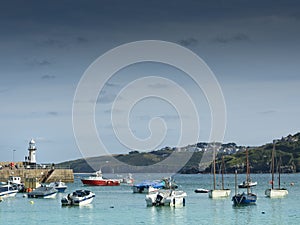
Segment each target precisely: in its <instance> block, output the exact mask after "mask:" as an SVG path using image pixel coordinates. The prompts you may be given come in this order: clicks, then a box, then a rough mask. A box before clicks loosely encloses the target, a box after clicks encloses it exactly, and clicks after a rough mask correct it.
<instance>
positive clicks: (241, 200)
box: [232, 148, 257, 206]
mask: <svg viewBox="0 0 300 225" xmlns="http://www.w3.org/2000/svg"><path fill="white" fill-rule="evenodd" d="M246 166H247V173H246V180H249V174H250V166H249V159H248V148H247V149H246ZM256 200H257V196H256V194H254V193H252V192H251V191H250V186H247V192H246V193H245V192H243V193H242V194H240V193H237V171H235V195H234V196H233V197H232V201H233V204H234V205H235V206H239V205H251V204H255V203H256Z"/></svg>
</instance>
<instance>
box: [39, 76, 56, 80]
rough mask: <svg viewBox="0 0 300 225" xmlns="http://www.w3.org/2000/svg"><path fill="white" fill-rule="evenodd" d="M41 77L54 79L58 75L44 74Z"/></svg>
mask: <svg viewBox="0 0 300 225" xmlns="http://www.w3.org/2000/svg"><path fill="white" fill-rule="evenodd" d="M41 78H42V79H45V80H48V79H54V78H56V77H55V76H54V75H43V76H42V77H41Z"/></svg>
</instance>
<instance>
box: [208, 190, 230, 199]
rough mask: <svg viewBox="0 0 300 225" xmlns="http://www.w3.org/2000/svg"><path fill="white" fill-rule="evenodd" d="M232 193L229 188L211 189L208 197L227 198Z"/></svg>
mask: <svg viewBox="0 0 300 225" xmlns="http://www.w3.org/2000/svg"><path fill="white" fill-rule="evenodd" d="M229 195H230V190H229V189H224V190H210V191H209V192H208V197H210V198H227V197H229Z"/></svg>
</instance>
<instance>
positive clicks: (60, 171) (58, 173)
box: [0, 139, 74, 183]
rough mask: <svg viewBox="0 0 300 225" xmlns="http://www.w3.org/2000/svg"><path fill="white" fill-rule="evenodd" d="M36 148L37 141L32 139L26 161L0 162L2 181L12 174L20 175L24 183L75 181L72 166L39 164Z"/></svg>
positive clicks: (0, 179)
mask: <svg viewBox="0 0 300 225" xmlns="http://www.w3.org/2000/svg"><path fill="white" fill-rule="evenodd" d="M36 150H37V149H36V146H35V141H34V140H33V139H32V140H31V141H30V142H29V147H28V151H29V155H28V156H25V161H24V162H0V182H7V181H8V179H9V177H10V176H14V177H20V178H21V181H22V182H24V183H26V182H39V183H50V182H55V181H63V182H67V183H70V182H74V174H73V170H72V169H70V168H60V167H57V166H55V165H54V164H37V163H36Z"/></svg>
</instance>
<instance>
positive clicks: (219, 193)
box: [208, 146, 230, 198]
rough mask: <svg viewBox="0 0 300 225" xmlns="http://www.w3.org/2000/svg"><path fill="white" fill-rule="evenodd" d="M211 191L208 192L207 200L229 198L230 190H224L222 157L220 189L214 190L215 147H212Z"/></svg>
mask: <svg viewBox="0 0 300 225" xmlns="http://www.w3.org/2000/svg"><path fill="white" fill-rule="evenodd" d="M213 151H214V152H213V175H214V176H213V189H212V190H210V191H209V192H208V197H209V198H225V197H229V195H230V189H225V188H224V171H225V163H224V157H222V171H221V172H222V187H221V189H216V152H215V146H214V147H213Z"/></svg>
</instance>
